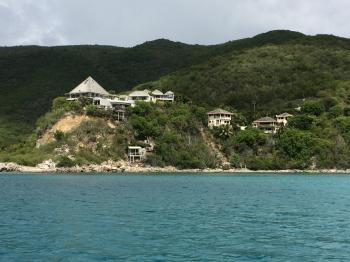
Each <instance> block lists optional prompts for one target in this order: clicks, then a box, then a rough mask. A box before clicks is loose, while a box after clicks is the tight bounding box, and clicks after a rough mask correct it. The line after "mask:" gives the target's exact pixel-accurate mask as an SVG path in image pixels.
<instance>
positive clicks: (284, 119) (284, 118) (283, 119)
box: [276, 113, 293, 126]
mask: <svg viewBox="0 0 350 262" xmlns="http://www.w3.org/2000/svg"><path fill="white" fill-rule="evenodd" d="M292 116H293V115H291V114H289V113H283V114H280V115H276V119H277V123H278V124H279V125H283V126H285V125H286V124H287V123H288V118H290V117H292Z"/></svg>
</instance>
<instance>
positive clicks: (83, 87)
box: [69, 76, 109, 95]
mask: <svg viewBox="0 0 350 262" xmlns="http://www.w3.org/2000/svg"><path fill="white" fill-rule="evenodd" d="M69 93H70V94H81V93H95V94H101V95H109V93H108V92H107V91H106V90H105V89H104V88H103V87H102V86H100V84H99V83H97V82H96V81H95V80H94V79H93V78H92V77H91V76H89V77H88V78H87V79H86V80H84V82H82V83H81V84H80V85H78V86H77V87H76V88H74V89H73V90H72V91H70V92H69Z"/></svg>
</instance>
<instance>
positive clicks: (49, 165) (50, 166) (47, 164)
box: [36, 159, 56, 171]
mask: <svg viewBox="0 0 350 262" xmlns="http://www.w3.org/2000/svg"><path fill="white" fill-rule="evenodd" d="M36 167H37V168H39V169H42V170H47V171H50V170H56V163H55V162H53V161H52V160H51V159H49V160H45V161H44V162H42V163H40V164H38V165H37V166H36Z"/></svg>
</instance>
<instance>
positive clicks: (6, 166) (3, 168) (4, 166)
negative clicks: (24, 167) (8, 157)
mask: <svg viewBox="0 0 350 262" xmlns="http://www.w3.org/2000/svg"><path fill="white" fill-rule="evenodd" d="M19 170H20V166H19V165H17V164H15V163H0V172H15V171H19Z"/></svg>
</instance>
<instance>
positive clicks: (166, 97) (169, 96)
mask: <svg viewBox="0 0 350 262" xmlns="http://www.w3.org/2000/svg"><path fill="white" fill-rule="evenodd" d="M151 95H152V96H153V97H154V98H155V100H156V101H170V102H173V101H174V98H175V97H174V93H173V92H171V91H168V92H166V93H165V94H163V92H161V91H159V90H158V89H156V90H154V91H152V92H151Z"/></svg>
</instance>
